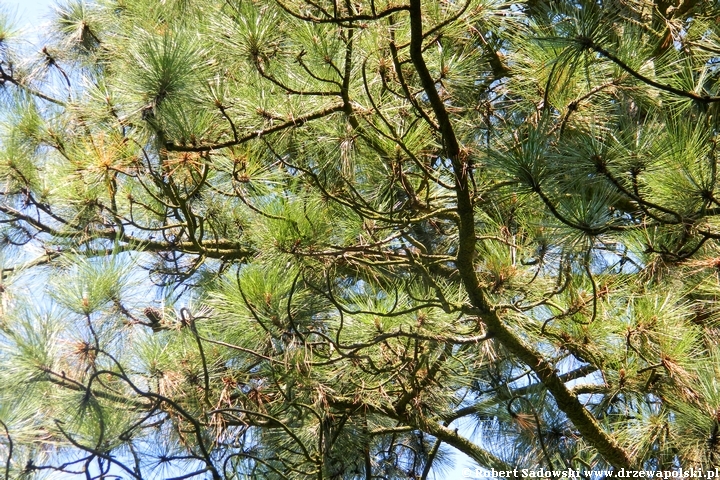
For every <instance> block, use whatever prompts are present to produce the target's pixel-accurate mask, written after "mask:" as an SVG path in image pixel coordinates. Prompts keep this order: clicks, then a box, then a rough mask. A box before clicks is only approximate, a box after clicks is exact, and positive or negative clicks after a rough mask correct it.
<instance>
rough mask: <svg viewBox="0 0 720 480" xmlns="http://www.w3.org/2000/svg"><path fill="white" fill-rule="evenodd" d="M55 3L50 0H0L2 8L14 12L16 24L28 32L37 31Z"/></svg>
mask: <svg viewBox="0 0 720 480" xmlns="http://www.w3.org/2000/svg"><path fill="white" fill-rule="evenodd" d="M55 3H56V2H55V1H52V0H0V5H1V6H2V8H3V10H5V11H9V12H10V13H16V14H17V19H18V26H20V27H23V29H25V30H27V31H29V32H33V31H37V29H38V28H39V27H41V25H42V24H43V23H45V22H47V20H48V14H49V13H50V12H51V11H52V5H54V4H55ZM38 33H39V32H38Z"/></svg>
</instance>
